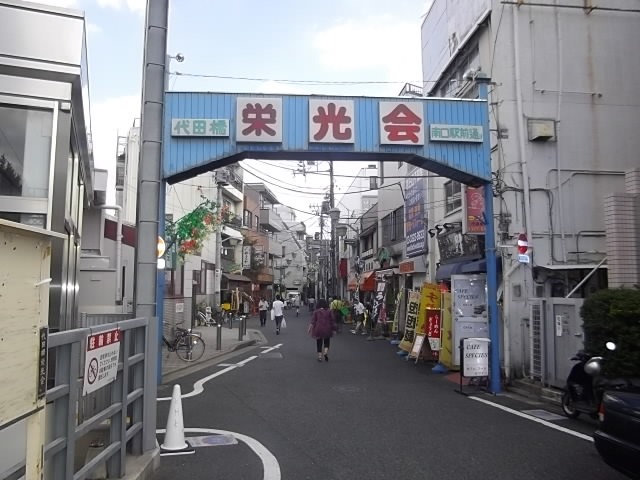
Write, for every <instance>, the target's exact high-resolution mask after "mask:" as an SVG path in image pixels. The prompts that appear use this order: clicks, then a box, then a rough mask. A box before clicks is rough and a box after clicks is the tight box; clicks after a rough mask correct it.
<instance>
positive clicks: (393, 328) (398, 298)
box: [391, 290, 403, 334]
mask: <svg viewBox="0 0 640 480" xmlns="http://www.w3.org/2000/svg"><path fill="white" fill-rule="evenodd" d="M402 294H403V291H402V290H400V291H399V292H398V295H397V296H396V311H395V313H394V315H393V324H392V325H391V333H394V334H395V333H398V324H399V323H400V322H399V320H400V306H401V304H402V298H403V295H402Z"/></svg>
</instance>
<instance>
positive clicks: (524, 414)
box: [468, 397, 593, 442]
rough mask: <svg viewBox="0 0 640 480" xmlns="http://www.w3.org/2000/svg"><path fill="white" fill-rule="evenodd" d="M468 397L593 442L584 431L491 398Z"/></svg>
mask: <svg viewBox="0 0 640 480" xmlns="http://www.w3.org/2000/svg"><path fill="white" fill-rule="evenodd" d="M468 398H470V399H471V400H475V401H476V402H480V403H484V404H485V405H489V406H491V407H495V408H498V409H500V410H503V411H505V412H508V413H511V414H513V415H516V416H518V417H522V418H526V419H527V420H531V421H532V422H536V423H539V424H540V425H544V426H545V427H549V428H553V429H554V430H558V431H559V432H563V433H567V434H569V435H573V436H574V437H577V438H580V439H582V440H586V441H587V442H593V437H590V436H589V435H585V434H584V433H580V432H576V431H575V430H571V429H570V428H565V427H561V426H560V425H556V424H555V423H551V422H547V421H546V420H542V419H540V418H536V417H534V416H532V415H527V414H526V413H522V412H520V411H518V410H514V409H513V408H509V407H505V406H504V405H500V404H498V403H494V402H490V401H489V400H485V399H484V398H479V397H468Z"/></svg>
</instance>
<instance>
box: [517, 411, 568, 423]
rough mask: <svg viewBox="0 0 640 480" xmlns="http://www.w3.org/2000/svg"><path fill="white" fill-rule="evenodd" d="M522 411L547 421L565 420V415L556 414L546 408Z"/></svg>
mask: <svg viewBox="0 0 640 480" xmlns="http://www.w3.org/2000/svg"><path fill="white" fill-rule="evenodd" d="M522 413H526V414H527V415H531V416H532V417H536V418H540V419H542V420H546V421H548V422H556V421H558V420H566V419H567V417H563V416H561V415H556V414H555V413H551V412H548V411H546V410H522Z"/></svg>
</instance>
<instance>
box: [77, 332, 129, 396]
mask: <svg viewBox="0 0 640 480" xmlns="http://www.w3.org/2000/svg"><path fill="white" fill-rule="evenodd" d="M120 335H121V333H120V330H119V329H117V328H116V329H114V330H108V331H106V332H100V333H96V334H94V335H89V337H88V338H87V352H86V359H85V362H84V388H83V389H82V395H86V394H87V393H91V392H95V391H96V390H100V389H101V388H102V387H104V386H105V385H108V384H109V383H111V382H113V381H114V380H115V379H116V375H117V373H118V357H119V355H120Z"/></svg>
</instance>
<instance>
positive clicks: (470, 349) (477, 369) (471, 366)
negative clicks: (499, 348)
mask: <svg viewBox="0 0 640 480" xmlns="http://www.w3.org/2000/svg"><path fill="white" fill-rule="evenodd" d="M489 343H491V340H489V339H488V338H465V339H463V340H462V358H463V360H462V376H463V377H488V376H489Z"/></svg>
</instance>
